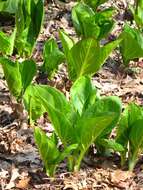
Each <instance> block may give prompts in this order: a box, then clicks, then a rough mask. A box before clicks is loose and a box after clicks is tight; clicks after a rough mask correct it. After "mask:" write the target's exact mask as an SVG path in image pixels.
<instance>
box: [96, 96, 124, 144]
mask: <svg viewBox="0 0 143 190" xmlns="http://www.w3.org/2000/svg"><path fill="white" fill-rule="evenodd" d="M94 109H95V113H100V112H104V113H108V112H109V113H110V112H111V113H112V112H113V113H114V117H113V118H112V119H113V121H112V123H110V125H108V126H107V128H106V129H105V130H104V131H103V132H102V133H101V135H100V136H99V139H98V141H100V138H105V137H108V136H109V135H110V133H111V131H112V129H113V128H114V127H115V126H116V124H117V122H118V121H119V118H120V115H121V111H122V102H121V100H120V99H119V98H118V97H116V96H109V97H108V96H107V97H103V98H101V99H100V100H98V101H97V102H96V103H95V108H94Z"/></svg>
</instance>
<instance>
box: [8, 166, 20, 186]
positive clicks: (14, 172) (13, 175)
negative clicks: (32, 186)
mask: <svg viewBox="0 0 143 190" xmlns="http://www.w3.org/2000/svg"><path fill="white" fill-rule="evenodd" d="M19 176H20V174H19V172H18V169H17V168H13V169H12V172H11V179H10V182H9V183H8V184H7V186H6V188H5V189H12V188H14V187H15V180H16V179H17V178H18V177H19Z"/></svg>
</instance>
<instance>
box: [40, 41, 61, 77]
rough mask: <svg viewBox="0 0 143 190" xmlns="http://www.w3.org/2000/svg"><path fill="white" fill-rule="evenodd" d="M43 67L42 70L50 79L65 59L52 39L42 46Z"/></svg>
mask: <svg viewBox="0 0 143 190" xmlns="http://www.w3.org/2000/svg"><path fill="white" fill-rule="evenodd" d="M43 57H44V65H43V69H44V70H45V71H46V72H47V74H48V77H49V78H51V77H52V76H53V74H54V72H55V71H56V70H57V69H58V65H59V64H61V63H62V62H63V61H64V59H65V57H64V54H63V52H62V51H60V50H59V48H58V45H57V43H56V41H55V40H54V39H52V38H51V39H49V40H48V41H46V43H45V45H44V52H43Z"/></svg>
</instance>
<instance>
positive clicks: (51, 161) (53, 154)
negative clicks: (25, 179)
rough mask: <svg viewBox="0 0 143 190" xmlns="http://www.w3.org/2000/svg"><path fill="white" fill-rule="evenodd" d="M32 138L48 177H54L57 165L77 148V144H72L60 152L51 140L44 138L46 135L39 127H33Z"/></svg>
mask: <svg viewBox="0 0 143 190" xmlns="http://www.w3.org/2000/svg"><path fill="white" fill-rule="evenodd" d="M34 138H35V141H36V144H37V146H38V149H39V152H40V155H41V157H42V160H43V162H44V165H45V168H46V173H47V174H48V175H49V176H53V175H54V172H55V169H56V167H57V166H58V164H59V163H60V162H61V161H63V160H64V159H65V158H66V157H68V156H69V155H70V154H71V152H72V151H73V150H75V149H76V148H77V146H78V145H77V144H72V145H70V146H68V147H66V148H65V149H64V150H63V151H62V152H60V151H59V150H58V148H57V145H56V144H55V142H54V141H53V139H52V138H51V137H48V136H46V134H45V133H44V132H43V131H42V130H41V129H40V128H39V127H35V130H34Z"/></svg>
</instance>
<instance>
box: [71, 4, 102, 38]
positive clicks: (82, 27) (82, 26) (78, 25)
mask: <svg viewBox="0 0 143 190" xmlns="http://www.w3.org/2000/svg"><path fill="white" fill-rule="evenodd" d="M94 15H95V13H94V11H93V10H92V9H91V8H90V7H89V6H88V5H86V4H84V3H78V4H77V5H76V6H74V8H73V9H72V21H73V25H74V28H75V30H76V32H77V34H78V35H83V36H85V37H89V36H90V37H91V35H93V36H94V35H95V36H97V35H98V34H96V33H99V32H98V31H99V28H98V26H97V25H96V24H95V23H94ZM87 28H88V30H87Z"/></svg>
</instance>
